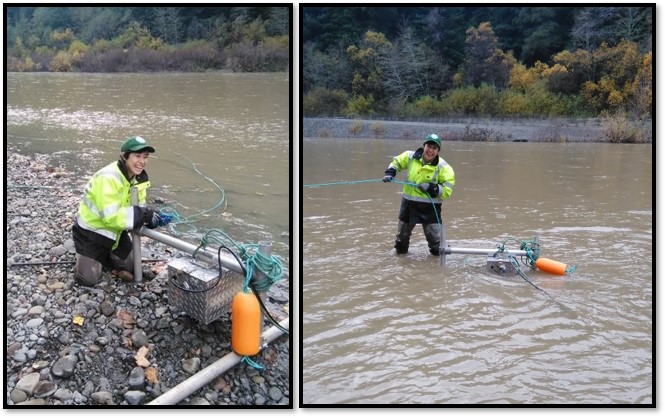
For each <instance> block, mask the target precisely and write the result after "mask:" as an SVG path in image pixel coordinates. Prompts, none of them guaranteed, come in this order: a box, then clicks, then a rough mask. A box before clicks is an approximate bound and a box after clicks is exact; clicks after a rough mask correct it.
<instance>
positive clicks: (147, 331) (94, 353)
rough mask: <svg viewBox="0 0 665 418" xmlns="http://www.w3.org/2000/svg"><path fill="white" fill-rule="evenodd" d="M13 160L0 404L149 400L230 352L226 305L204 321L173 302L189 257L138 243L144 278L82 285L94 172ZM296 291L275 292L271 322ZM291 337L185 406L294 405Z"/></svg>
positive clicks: (280, 285) (34, 159) (285, 312)
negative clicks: (77, 227)
mask: <svg viewBox="0 0 665 418" xmlns="http://www.w3.org/2000/svg"><path fill="white" fill-rule="evenodd" d="M6 163H7V171H6V180H5V202H6V205H5V225H6V241H5V260H6V284H5V294H6V303H5V325H6V331H5V343H6V346H5V362H6V365H5V382H6V388H5V390H6V394H5V407H13V406H17V407H18V406H19V405H49V406H51V405H59V406H65V407H74V406H78V405H127V406H135V405H136V406H138V405H145V404H147V403H149V402H150V401H152V400H154V399H155V398H157V397H158V396H160V395H161V394H163V393H166V392H167V391H168V390H169V389H171V388H173V387H175V386H176V385H177V384H179V383H181V382H183V381H184V380H186V379H187V378H189V377H191V376H192V375H195V374H196V373H197V372H198V371H200V370H202V369H204V368H205V367H207V366H209V365H210V364H212V363H214V362H215V361H217V360H219V359H220V358H222V357H224V356H225V355H226V354H228V353H229V352H231V347H230V334H231V324H230V319H229V315H228V313H226V314H225V315H222V317H221V318H219V319H217V320H216V321H214V322H212V323H210V324H208V325H203V324H201V323H200V322H198V321H196V320H194V319H192V318H191V317H189V316H188V315H186V314H185V313H183V312H178V311H177V310H176V309H174V308H173V307H172V306H171V305H170V304H169V300H168V296H169V295H168V284H167V275H166V272H167V268H166V265H167V263H168V260H170V259H172V258H173V257H183V256H187V255H185V254H183V253H180V252H178V251H176V250H174V249H172V248H169V247H167V246H165V245H163V244H161V243H158V242H154V241H152V240H149V239H146V238H144V239H142V258H143V259H148V260H151V262H146V263H144V264H143V270H144V271H143V273H144V280H143V281H142V282H140V283H137V282H123V281H122V280H120V279H118V278H116V277H115V276H114V275H112V274H111V273H109V272H105V273H104V280H103V282H102V283H100V284H99V285H97V286H95V287H84V286H80V285H78V284H76V283H75V281H74V264H73V261H74V259H75V250H74V241H73V239H72V232H71V228H72V225H73V223H74V220H75V216H76V212H77V208H78V203H79V199H80V195H81V193H82V191H83V188H84V186H85V183H86V181H87V177H88V176H89V175H91V174H92V173H88V174H87V175H85V176H79V175H76V174H74V173H71V172H67V170H65V169H64V168H63V167H62V166H54V165H52V164H54V163H53V160H52V158H51V157H50V156H48V155H40V154H37V155H30V156H26V155H22V154H20V153H18V152H16V150H11V149H8V150H7V154H6ZM90 169H92V168H90ZM155 260H157V261H155ZM159 260H164V261H159ZM289 295H290V293H289V278H288V277H284V278H282V280H280V281H279V282H277V283H275V284H274V285H273V286H272V288H271V289H270V291H269V293H268V297H267V298H266V299H268V300H267V301H266V302H267V303H266V305H267V307H268V309H269V311H270V312H271V314H272V316H273V317H274V318H275V320H276V321H281V320H282V319H284V318H287V317H289ZM271 325H272V323H268V321H267V320H266V322H265V323H264V329H267V327H268V326H271ZM290 342H291V338H290V336H289V335H282V336H280V337H278V338H277V339H276V340H275V341H273V343H272V344H270V345H269V346H268V347H265V348H264V349H263V350H262V351H261V352H260V353H259V354H257V355H256V356H252V358H251V359H252V360H253V361H254V362H256V363H258V364H259V365H261V366H263V367H264V369H256V368H254V367H252V366H250V365H249V364H247V363H246V362H240V363H239V364H237V365H236V366H235V367H233V368H231V369H230V370H228V371H227V372H226V373H224V374H222V375H220V376H218V377H216V378H215V379H214V380H212V381H211V382H210V383H208V384H207V385H205V386H203V387H202V388H201V389H199V390H198V391H196V392H194V393H193V394H191V395H190V396H188V397H187V398H185V399H183V400H182V401H181V402H180V403H179V405H194V406H217V407H220V406H232V407H239V406H240V407H247V408H256V407H258V408H292V403H291V396H290V384H291V379H292V373H291V365H292V360H291V355H290ZM139 363H142V364H143V366H141V365H139ZM148 363H149V365H148Z"/></svg>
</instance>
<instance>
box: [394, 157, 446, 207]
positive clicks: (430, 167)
mask: <svg viewBox="0 0 665 418" xmlns="http://www.w3.org/2000/svg"><path fill="white" fill-rule="evenodd" d="M388 168H394V169H395V170H396V171H397V172H400V171H402V170H407V173H406V182H407V183H415V184H421V183H436V184H438V185H439V189H440V192H439V196H437V197H435V198H432V199H431V201H432V202H434V203H441V202H442V201H443V199H446V198H448V197H450V195H451V194H452V193H453V188H454V186H455V173H454V172H453V168H452V167H451V166H450V165H449V164H448V163H447V162H446V161H445V160H444V159H443V158H441V157H440V156H438V155H437V156H436V158H435V159H434V161H432V163H430V164H425V163H424V162H423V159H422V148H420V149H418V150H416V151H404V152H403V153H401V154H400V155H398V156H396V157H393V160H392V162H391V163H390V165H389V166H388ZM402 192H403V195H404V198H405V199H407V200H413V201H416V202H430V197H429V195H428V194H427V192H423V191H422V190H420V188H418V187H417V186H410V185H408V184H405V185H404V188H403V189H402Z"/></svg>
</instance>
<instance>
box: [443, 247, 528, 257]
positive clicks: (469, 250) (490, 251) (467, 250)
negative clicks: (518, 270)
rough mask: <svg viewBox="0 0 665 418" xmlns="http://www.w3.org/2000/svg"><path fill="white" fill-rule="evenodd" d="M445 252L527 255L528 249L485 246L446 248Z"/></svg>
mask: <svg viewBox="0 0 665 418" xmlns="http://www.w3.org/2000/svg"><path fill="white" fill-rule="evenodd" d="M443 251H444V253H446V254H474V255H494V254H508V255H517V256H525V255H527V254H526V251H523V250H517V251H514V250H503V251H499V250H498V249H497V248H494V249H483V248H453V247H448V248H445V249H444V250H443Z"/></svg>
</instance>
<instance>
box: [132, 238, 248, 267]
mask: <svg viewBox="0 0 665 418" xmlns="http://www.w3.org/2000/svg"><path fill="white" fill-rule="evenodd" d="M139 233H140V234H141V235H143V236H146V237H148V238H151V239H154V240H155V241H159V242H161V243H162V244H166V245H168V246H170V247H173V248H176V249H178V250H180V251H184V252H186V253H187V254H189V255H194V252H196V257H195V258H198V259H201V260H203V261H206V262H209V263H212V264H214V265H215V266H217V253H216V252H215V253H213V252H210V251H208V250H206V249H202V248H199V247H198V246H196V245H194V244H190V243H188V242H186V241H182V240H180V239H177V238H174V237H172V236H170V235H167V234H163V233H161V232H157V231H155V230H154V229H149V228H146V227H143V228H141V229H140V230H139ZM197 249H198V251H197ZM219 261H220V262H221V264H222V266H223V267H226V268H227V269H229V270H231V271H234V272H236V273H239V274H241V275H243V277H244V274H245V273H244V272H243V266H242V265H240V264H238V261H237V260H236V259H235V257H233V256H232V255H231V254H228V253H225V252H222V253H221V254H220V255H219Z"/></svg>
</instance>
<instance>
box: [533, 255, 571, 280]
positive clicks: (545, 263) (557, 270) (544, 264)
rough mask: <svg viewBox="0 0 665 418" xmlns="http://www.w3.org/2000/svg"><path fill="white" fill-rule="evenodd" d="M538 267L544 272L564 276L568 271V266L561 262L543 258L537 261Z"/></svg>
mask: <svg viewBox="0 0 665 418" xmlns="http://www.w3.org/2000/svg"><path fill="white" fill-rule="evenodd" d="M536 267H538V268H539V269H540V270H542V271H544V272H547V273H552V274H558V275H560V276H563V275H564V274H566V269H567V267H568V266H567V265H566V264H564V263H562V262H560V261H555V260H550V259H549V258H542V257H541V258H538V259H536Z"/></svg>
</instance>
